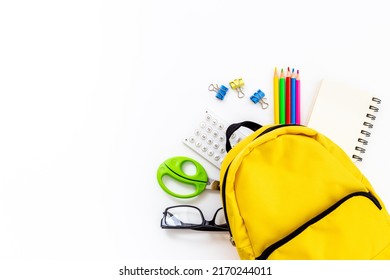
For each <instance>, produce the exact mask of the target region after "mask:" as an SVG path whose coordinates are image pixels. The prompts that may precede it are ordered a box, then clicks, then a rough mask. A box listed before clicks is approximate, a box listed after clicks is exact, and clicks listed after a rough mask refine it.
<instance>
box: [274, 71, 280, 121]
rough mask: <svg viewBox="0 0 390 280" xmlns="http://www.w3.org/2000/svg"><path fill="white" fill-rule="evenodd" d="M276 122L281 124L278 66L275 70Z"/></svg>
mask: <svg viewBox="0 0 390 280" xmlns="http://www.w3.org/2000/svg"><path fill="white" fill-rule="evenodd" d="M274 123H275V124H279V75H278V70H277V68H276V67H275V71H274Z"/></svg>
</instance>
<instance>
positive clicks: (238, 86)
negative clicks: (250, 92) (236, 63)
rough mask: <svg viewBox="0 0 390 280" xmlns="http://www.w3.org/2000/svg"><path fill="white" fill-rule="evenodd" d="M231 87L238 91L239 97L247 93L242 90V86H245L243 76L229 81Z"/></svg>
mask: <svg viewBox="0 0 390 280" xmlns="http://www.w3.org/2000/svg"><path fill="white" fill-rule="evenodd" d="M229 85H230V87H231V88H232V89H234V90H236V91H237V94H238V98H243V97H244V96H245V93H244V92H243V91H242V88H243V87H244V85H245V84H244V81H243V80H242V78H239V79H235V80H233V81H231V82H230V83H229Z"/></svg>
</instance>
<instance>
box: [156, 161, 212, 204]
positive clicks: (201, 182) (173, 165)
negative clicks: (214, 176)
mask: <svg viewBox="0 0 390 280" xmlns="http://www.w3.org/2000/svg"><path fill="white" fill-rule="evenodd" d="M187 162H190V163H192V164H193V165H195V167H196V172H195V174H194V175H189V174H186V173H185V172H184V171H183V164H185V163H187ZM164 176H169V177H171V178H173V179H175V180H176V181H179V182H181V183H184V184H186V185H191V186H194V187H195V191H194V192H193V193H190V194H179V193H176V192H173V191H172V190H170V189H169V188H168V187H167V186H166V185H165V184H164V182H163V177H164ZM157 181H158V183H159V185H160V187H161V188H162V189H163V190H164V191H165V192H166V193H167V194H170V195H172V196H174V197H177V198H192V197H195V196H197V195H199V194H200V193H202V192H203V191H204V190H205V189H206V188H207V187H208V186H210V187H209V188H210V189H213V190H219V181H217V180H209V178H208V176H207V173H206V170H205V169H204V168H203V166H202V165H200V163H199V162H197V161H196V160H194V159H192V158H188V157H183V156H178V157H173V158H169V159H167V160H165V161H164V162H163V163H162V164H161V165H160V166H159V168H158V170H157Z"/></svg>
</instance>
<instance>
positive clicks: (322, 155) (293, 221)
mask: <svg viewBox="0 0 390 280" xmlns="http://www.w3.org/2000/svg"><path fill="white" fill-rule="evenodd" d="M242 126H243V127H248V128H250V129H252V130H254V131H255V132H254V133H252V134H250V135H249V136H248V137H246V138H244V139H243V140H242V141H241V142H239V143H238V144H237V145H236V146H235V147H233V148H232V149H231V147H230V144H229V141H227V147H226V148H227V150H228V151H229V150H230V149H231V150H230V151H229V152H228V154H227V155H226V157H225V159H224V161H223V163H222V166H221V178H220V180H221V199H222V203H223V207H224V211H225V216H226V220H227V223H228V226H229V229H230V233H231V236H232V241H233V243H234V244H235V246H236V249H237V252H238V254H239V256H240V258H241V259H331V260H335V259H348V260H351V259H365V260H367V259H390V246H389V244H390V216H389V214H388V212H387V210H386V208H385V206H384V204H383V202H382V201H381V199H380V198H379V197H378V195H377V194H376V193H375V191H374V189H373V187H372V186H371V184H370V183H369V181H368V180H367V179H366V178H365V177H364V175H363V174H362V173H361V172H360V170H359V169H358V168H357V167H356V166H355V164H354V163H353V162H352V160H351V159H350V158H349V157H348V156H347V154H346V153H345V152H344V151H343V150H341V148H339V147H338V146H337V145H336V144H335V143H333V142H332V141H331V140H330V139H328V138H327V137H325V136H324V135H322V134H320V133H318V132H317V131H315V130H313V129H311V128H308V127H305V126H298V125H270V126H264V127H261V126H260V125H258V124H256V123H253V122H242V123H238V124H233V125H231V126H230V127H229V128H228V130H227V139H229V137H230V135H232V133H234V131H236V130H237V129H238V128H240V127H242Z"/></svg>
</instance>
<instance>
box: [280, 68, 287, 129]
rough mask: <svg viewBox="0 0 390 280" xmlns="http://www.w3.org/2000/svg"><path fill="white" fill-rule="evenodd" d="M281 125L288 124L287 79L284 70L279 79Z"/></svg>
mask: <svg viewBox="0 0 390 280" xmlns="http://www.w3.org/2000/svg"><path fill="white" fill-rule="evenodd" d="M279 123H280V124H285V123H286V79H285V77H284V73H283V69H282V70H281V72H280V78H279Z"/></svg>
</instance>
